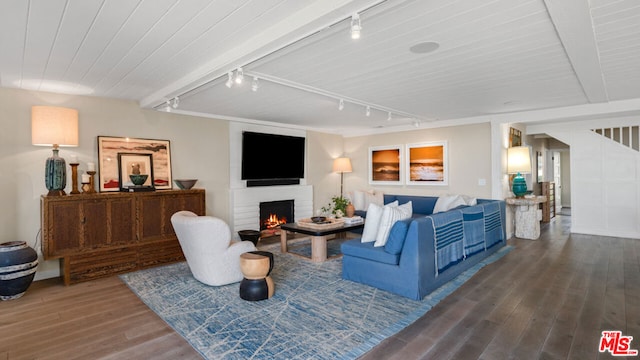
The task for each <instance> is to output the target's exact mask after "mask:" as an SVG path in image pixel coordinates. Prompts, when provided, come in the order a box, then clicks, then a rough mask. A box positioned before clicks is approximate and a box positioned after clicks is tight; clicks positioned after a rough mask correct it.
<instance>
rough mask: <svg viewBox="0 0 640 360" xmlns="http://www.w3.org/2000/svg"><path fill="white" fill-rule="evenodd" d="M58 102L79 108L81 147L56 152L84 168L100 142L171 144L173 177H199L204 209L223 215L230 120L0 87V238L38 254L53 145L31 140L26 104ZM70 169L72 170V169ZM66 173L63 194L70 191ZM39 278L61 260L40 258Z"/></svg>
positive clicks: (51, 271) (52, 274)
mask: <svg viewBox="0 0 640 360" xmlns="http://www.w3.org/2000/svg"><path fill="white" fill-rule="evenodd" d="M33 105H55V106H63V107H70V108H75V109H77V110H78V113H79V142H80V144H79V146H78V147H75V148H61V150H60V156H62V157H64V158H67V159H68V158H69V156H70V155H72V154H73V155H76V156H78V159H79V161H80V166H79V169H80V171H81V172H84V170H86V163H87V162H94V163H98V150H97V139H96V137H97V136H98V135H104V136H129V137H139V138H151V139H164V140H170V141H171V164H172V174H173V178H174V179H177V178H197V179H199V180H198V183H197V184H196V187H198V188H205V189H206V191H207V197H206V202H207V213H208V214H215V215H216V216H219V217H221V218H223V219H227V218H228V211H229V209H228V188H229V144H228V139H229V137H228V122H227V121H221V120H214V119H205V118H198V117H192V116H181V115H176V114H168V113H161V112H157V111H152V110H143V109H140V108H139V106H138V104H137V103H135V102H131V101H122V100H113V99H105V98H96V97H87V96H69V95H60V94H51V93H44V92H34V91H24V90H16V89H6V88H0V126H1V128H2V131H0V168H1V169H2V172H1V173H0V198H1V199H2V202H1V203H0V208H1V209H2V216H1V217H0V229H2V231H1V232H0V242H7V241H26V242H27V243H29V245H30V246H32V247H34V248H36V249H37V251H38V253H40V242H39V239H38V234H39V230H40V196H41V195H43V194H46V192H47V189H46V188H45V184H44V164H45V159H46V158H47V157H49V156H51V149H50V148H48V147H39V146H33V145H31V106H33ZM69 173H70V171H69ZM70 187H71V179H70V175H69V179H68V184H67V193H68V192H69V191H70ZM40 262H41V264H40V266H39V267H38V272H37V273H36V279H42V278H47V277H55V276H58V275H59V269H58V261H57V260H53V261H46V262H45V261H43V260H42V257H41V256H40Z"/></svg>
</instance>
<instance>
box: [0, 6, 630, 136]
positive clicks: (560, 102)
mask: <svg viewBox="0 0 640 360" xmlns="http://www.w3.org/2000/svg"><path fill="white" fill-rule="evenodd" d="M0 5H2V11H1V12H0V84H1V86H2V87H10V88H21V89H29V90H40V91H51V92H59V93H69V94H84V95H91V96H100V97H111V98H121V99H129V100H134V101H137V102H138V103H139V104H140V106H141V107H143V108H155V109H158V110H159V111H163V110H165V109H166V101H168V100H169V101H172V99H174V98H175V97H178V99H179V104H178V106H177V108H173V107H171V111H173V112H177V113H183V114H194V115H200V116H207V117H212V118H222V119H230V120H239V121H248V122H258V123H271V124H282V126H287V127H301V128H308V129H316V130H320V131H327V132H335V133H342V134H346V135H348V134H357V133H370V132H384V131H395V130H402V129H408V128H412V127H413V126H416V125H417V126H424V127H430V126H444V125H447V124H459V123H473V122H482V121H489V120H491V119H504V118H509V119H518V118H519V116H518V115H522V116H521V117H522V119H524V120H526V119H529V120H535V121H543V120H557V119H561V118H566V117H573V118H575V119H580V117H589V116H594V114H595V115H600V116H605V117H606V116H616V115H620V114H625V115H628V114H636V113H639V112H640V2H639V1H637V0H624V1H614V0H416V1H401V0H396V1H394V0H388V1H371V0H352V1H349V0H333V1H327V0H315V1H314V0H227V1H222V0H182V1H180V0H135V1H134V0H31V1H27V0H0ZM354 13H359V15H360V18H361V23H362V36H361V38H360V39H358V40H353V39H351V37H350V33H349V29H350V23H351V16H352V15H353V14H354ZM426 42H432V43H436V44H437V49H436V50H435V51H431V52H426V53H416V52H413V51H411V48H412V47H413V46H415V45H418V47H420V46H427V45H419V44H423V43H426ZM238 67H242V68H243V70H244V73H245V78H244V81H243V83H242V84H241V85H234V86H232V87H231V88H228V87H226V86H225V82H226V81H227V73H228V72H230V71H233V70H235V69H236V68H238ZM253 77H256V78H258V84H259V87H258V90H257V91H252V89H251V84H252V80H253ZM340 99H343V100H344V108H343V109H342V110H339V100H340ZM171 104H172V103H171V102H170V105H171ZM367 106H369V107H370V109H371V111H370V115H369V116H367V115H366V107H367ZM389 113H391V119H389ZM513 115H516V116H513ZM524 120H523V121H524Z"/></svg>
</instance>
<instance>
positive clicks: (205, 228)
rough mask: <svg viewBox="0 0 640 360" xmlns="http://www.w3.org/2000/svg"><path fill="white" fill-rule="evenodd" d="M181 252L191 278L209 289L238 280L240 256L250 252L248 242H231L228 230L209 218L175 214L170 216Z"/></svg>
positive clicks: (249, 243) (190, 214)
mask: <svg viewBox="0 0 640 360" xmlns="http://www.w3.org/2000/svg"><path fill="white" fill-rule="evenodd" d="M171 224H172V225H173V229H174V230H175V231H176V235H177V236H178V241H179V242H180V247H182V252H183V253H184V256H185V257H186V258H187V264H188V265H189V269H191V273H192V274H193V277H195V278H196V279H197V280H198V281H200V282H202V283H204V284H207V285H212V286H220V285H226V284H231V283H234V282H239V281H240V280H242V277H243V276H242V272H241V271H240V254H242V253H245V252H248V251H254V250H256V247H255V246H254V245H253V243H252V242H250V241H239V242H232V241H231V231H230V230H229V226H228V225H227V224H226V223H225V222H224V221H222V220H221V219H218V218H216V217H213V216H198V215H196V214H194V213H192V212H191V211H179V212H177V213H175V214H173V216H171Z"/></svg>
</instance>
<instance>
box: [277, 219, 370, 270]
mask: <svg viewBox="0 0 640 360" xmlns="http://www.w3.org/2000/svg"><path fill="white" fill-rule="evenodd" d="M363 227H364V222H362V223H359V224H354V225H346V224H345V225H343V226H342V227H339V228H334V229H328V230H315V229H310V228H308V227H304V226H300V225H298V224H296V223H289V224H283V225H280V229H281V230H282V231H280V252H282V253H287V252H288V251H287V232H292V233H299V234H305V235H310V237H311V258H310V259H311V261H314V262H323V261H326V260H327V240H328V237H329V235H333V234H341V233H345V232H347V231H351V230H356V229H362V228H363ZM291 254H294V255H298V256H302V257H304V258H307V259H309V258H308V257H306V256H303V255H299V254H295V253H291ZM340 256H342V254H339V255H335V256H331V257H329V259H333V258H336V257H340Z"/></svg>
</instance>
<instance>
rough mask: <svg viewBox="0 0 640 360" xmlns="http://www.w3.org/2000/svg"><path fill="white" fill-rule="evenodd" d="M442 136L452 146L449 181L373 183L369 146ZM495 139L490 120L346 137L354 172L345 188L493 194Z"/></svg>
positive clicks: (475, 194) (423, 192)
mask: <svg viewBox="0 0 640 360" xmlns="http://www.w3.org/2000/svg"><path fill="white" fill-rule="evenodd" d="M441 140H446V141H447V146H448V155H449V159H448V166H449V184H448V185H446V186H438V185H385V186H380V185H375V186H374V185H370V184H369V177H368V171H369V164H368V162H369V147H372V146H384V145H402V146H403V147H404V146H405V145H406V144H412V143H421V142H430V141H441ZM491 141H492V140H491V125H490V124H489V123H484V124H474V125H463V126H455V127H444V128H435V129H417V130H414V131H405V132H398V133H389V134H383V135H372V136H366V137H364V136H363V137H351V138H346V139H345V140H344V149H345V155H346V156H348V157H350V158H351V162H352V166H353V172H352V173H349V174H345V191H350V190H361V189H373V188H375V189H378V190H380V191H383V192H385V193H389V194H410V195H425V196H427V195H428V196H440V195H445V194H466V195H471V196H475V197H479V198H491V187H492V170H491V169H492V160H491V156H492V155H491V151H492V150H491V148H492V147H491ZM403 151H404V150H403ZM481 180H484V185H480V183H479V182H480V181H481Z"/></svg>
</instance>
